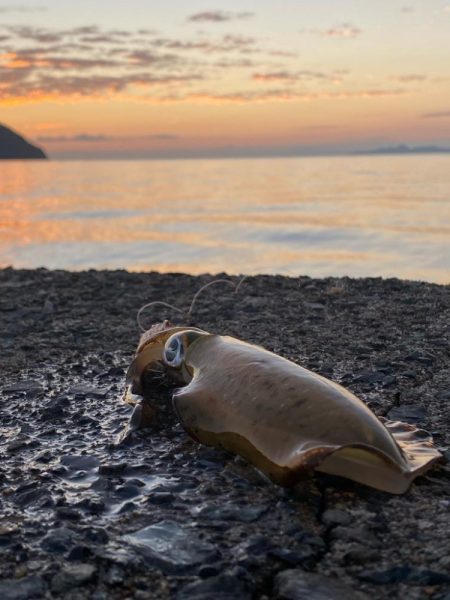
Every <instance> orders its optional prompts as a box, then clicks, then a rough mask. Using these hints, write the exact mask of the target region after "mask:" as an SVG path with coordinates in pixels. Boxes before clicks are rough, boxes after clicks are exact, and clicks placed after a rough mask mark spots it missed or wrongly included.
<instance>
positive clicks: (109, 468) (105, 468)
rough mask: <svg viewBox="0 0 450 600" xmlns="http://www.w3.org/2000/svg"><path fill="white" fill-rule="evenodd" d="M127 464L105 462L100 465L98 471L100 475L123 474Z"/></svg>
mask: <svg viewBox="0 0 450 600" xmlns="http://www.w3.org/2000/svg"><path fill="white" fill-rule="evenodd" d="M127 466H128V465H127V463H126V462H121V463H115V464H114V463H111V464H104V465H100V466H99V468H98V472H99V474H100V475H105V476H107V477H118V476H119V475H122V473H123V472H124V471H125V469H126V468H127Z"/></svg>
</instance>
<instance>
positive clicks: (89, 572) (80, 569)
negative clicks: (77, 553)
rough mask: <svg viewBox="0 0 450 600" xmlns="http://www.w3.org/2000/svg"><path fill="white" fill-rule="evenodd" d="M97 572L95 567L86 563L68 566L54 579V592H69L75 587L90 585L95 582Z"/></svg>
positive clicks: (52, 583) (52, 584)
mask: <svg viewBox="0 0 450 600" xmlns="http://www.w3.org/2000/svg"><path fill="white" fill-rule="evenodd" d="M96 570H97V569H96V567H95V566H94V565H88V564H85V563H80V564H76V565H68V566H66V567H64V568H63V569H61V571H60V572H59V573H57V574H56V575H55V576H54V577H53V578H52V581H51V589H52V592H55V593H61V592H68V591H69V590H71V589H72V588H74V587H79V586H82V585H85V584H87V583H89V582H90V581H92V580H93V578H94V575H95V572H96Z"/></svg>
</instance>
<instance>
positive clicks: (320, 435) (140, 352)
mask: <svg viewBox="0 0 450 600" xmlns="http://www.w3.org/2000/svg"><path fill="white" fill-rule="evenodd" d="M161 367H162V368H163V370H164V371H166V372H167V373H168V374H169V376H171V378H172V379H173V380H175V381H176V382H178V383H179V384H181V386H182V387H178V388H176V389H175V391H174V393H173V409H174V411H175V414H176V416H177V418H178V419H179V421H180V423H181V425H182V426H183V428H184V429H185V430H186V432H187V433H188V434H189V435H190V436H191V437H193V438H194V439H195V440H197V441H198V442H200V443H202V444H206V445H208V446H215V447H221V448H224V449H226V450H228V451H230V452H232V453H234V454H237V455H239V456H241V457H243V458H244V459H246V460H247V461H248V462H249V463H251V464H252V465H254V466H255V467H256V468H257V469H259V470H260V471H262V472H263V473H265V474H266V475H267V476H268V477H269V478H270V479H271V480H272V481H273V482H275V483H277V484H279V485H284V486H292V485H294V484H296V483H297V482H299V481H300V480H301V479H302V478H304V477H305V476H307V475H309V474H311V473H312V472H313V471H318V472H321V473H328V474H332V475H338V476H341V477H345V478H348V479H351V480H353V481H356V482H358V483H361V484H364V485H366V486H370V487H372V488H376V489H378V490H382V491H384V492H389V493H392V494H402V493H404V492H406V491H407V490H408V488H409V486H410V484H411V482H412V481H413V480H414V479H415V478H416V477H417V476H418V475H421V474H423V473H424V472H425V471H427V470H428V469H429V468H430V467H431V466H432V465H433V464H434V463H435V462H436V461H438V460H439V459H440V458H441V457H442V455H441V454H440V452H439V451H438V450H437V449H436V447H435V446H434V445H433V441H432V438H431V437H430V436H429V435H428V433H426V432H425V431H423V430H420V429H417V428H416V427H415V426H413V425H410V424H406V423H401V422H394V421H389V420H386V419H382V418H378V417H377V416H376V415H375V414H374V413H373V412H372V411H371V410H370V409H369V408H368V407H367V406H366V405H365V404H364V402H363V401H362V400H360V399H359V398H357V397H356V396H355V395H354V394H353V393H351V392H350V391H349V390H347V389H345V388H344V387H342V386H341V385H339V384H337V383H334V382H333V381H331V380H329V379H326V378H325V377H322V376H321V375H318V374H317V373H314V372H312V371H309V370H308V369H305V368H303V367H301V366H300V365H298V364H296V363H294V362H292V361H290V360H287V359H286V358H283V357H281V356H279V355H277V354H274V353H272V352H269V351H268V350H265V349H263V348H261V347H259V346H256V345H254V344H251V343H247V342H244V341H241V340H239V339H236V338H233V337H228V336H222V335H217V334H214V333H208V332H206V331H203V330H201V329H197V328H194V327H182V326H178V327H175V326H173V325H171V324H170V323H169V322H168V321H165V322H164V323H160V324H157V325H154V326H153V327H152V328H151V329H150V330H148V331H147V332H145V333H144V334H143V335H142V337H141V341H140V344H139V346H138V349H137V352H136V356H135V358H134V360H133V361H132V363H131V365H130V367H129V369H128V373H127V383H126V393H125V401H126V402H129V403H131V404H134V405H136V408H135V412H134V416H133V417H132V421H133V427H134V428H136V427H139V426H145V425H147V424H148V423H149V422H151V420H152V418H153V416H154V414H153V408H151V404H150V405H149V404H148V396H149V393H151V390H148V389H147V387H148V386H147V387H146V382H148V380H149V377H148V375H149V373H150V374H151V372H152V371H154V370H156V369H158V368H161ZM150 380H151V379H150ZM149 407H150V408H149Z"/></svg>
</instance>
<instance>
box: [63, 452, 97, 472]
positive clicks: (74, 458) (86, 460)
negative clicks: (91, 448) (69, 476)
mask: <svg viewBox="0 0 450 600" xmlns="http://www.w3.org/2000/svg"><path fill="white" fill-rule="evenodd" d="M61 463H62V464H63V465H64V466H65V467H67V468H68V469H70V470H71V471H78V470H89V469H95V468H96V467H98V465H99V463H100V461H99V460H98V458H97V457H96V456H89V455H76V454H73V455H66V456H62V457H61Z"/></svg>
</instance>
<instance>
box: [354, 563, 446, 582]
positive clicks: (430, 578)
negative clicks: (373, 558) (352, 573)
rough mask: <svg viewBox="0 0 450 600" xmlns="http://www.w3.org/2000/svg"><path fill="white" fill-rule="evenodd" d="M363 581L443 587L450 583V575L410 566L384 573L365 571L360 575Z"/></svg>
mask: <svg viewBox="0 0 450 600" xmlns="http://www.w3.org/2000/svg"><path fill="white" fill-rule="evenodd" d="M358 578H359V579H361V580H362V581H367V582H369V583H376V584H381V585H382V584H389V583H412V584H416V585H441V584H444V583H450V575H448V574H447V573H438V572H437V571H430V570H429V569H421V568H419V567H412V566H410V565H401V566H397V567H392V568H390V569H386V570H384V571H363V572H362V573H359V574H358Z"/></svg>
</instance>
